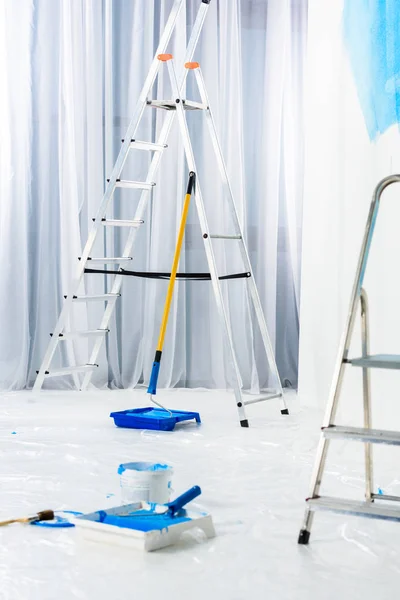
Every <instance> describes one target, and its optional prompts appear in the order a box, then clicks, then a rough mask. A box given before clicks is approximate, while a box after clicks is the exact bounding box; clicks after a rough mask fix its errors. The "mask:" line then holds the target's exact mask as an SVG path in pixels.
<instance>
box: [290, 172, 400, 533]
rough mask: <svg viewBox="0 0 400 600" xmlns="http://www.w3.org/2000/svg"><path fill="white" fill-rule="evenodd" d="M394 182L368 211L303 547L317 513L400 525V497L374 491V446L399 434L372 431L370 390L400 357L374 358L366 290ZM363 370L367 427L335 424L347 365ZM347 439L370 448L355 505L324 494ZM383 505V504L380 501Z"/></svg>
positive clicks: (395, 441)
mask: <svg viewBox="0 0 400 600" xmlns="http://www.w3.org/2000/svg"><path fill="white" fill-rule="evenodd" d="M393 183H400V175H391V176H389V177H386V178H385V179H383V180H382V181H380V182H379V184H378V185H377V187H376V188H375V191H374V195H373V199H372V203H371V208H370V211H369V215H368V219H367V225H366V229H365V234H364V239H363V242H362V247H361V253H360V257H359V261H358V266H357V271H356V277H355V281H354V286H353V290H352V294H351V301H350V308H349V313H348V316H347V322H346V327H345V330H344V332H343V336H342V340H341V343H340V347H339V352H338V357H337V363H336V367H335V372H334V376H333V381H332V387H331V391H330V397H329V401H328V405H327V408H326V413H325V416H324V421H323V426H322V431H321V438H320V442H319V446H318V450H317V455H316V461H315V467H314V471H313V474H312V479H311V489H310V495H309V498H307V500H306V502H307V508H306V512H305V517H304V522H303V526H302V528H301V530H300V535H299V538H298V543H299V544H308V543H309V539H310V532H311V527H312V523H313V518H314V512H315V511H319V510H320V511H330V512H335V513H340V514H350V515H355V516H360V517H368V518H370V519H384V520H388V521H400V504H398V505H396V504H393V505H392V506H388V505H387V504H381V502H380V501H392V502H394V503H396V502H400V496H390V495H387V494H378V493H376V492H374V482H373V457H372V444H388V445H394V446H399V445H400V432H397V431H384V430H379V429H372V428H371V392H370V369H400V355H398V356H396V355H386V354H378V355H371V354H370V350H369V316H368V298H367V294H366V292H365V290H364V289H363V287H362V286H363V281H364V276H365V270H366V267H367V262H368V255H369V250H370V246H371V242H372V236H373V233H374V228H375V223H376V219H377V216H378V211H379V206H380V200H381V196H382V193H383V191H384V190H385V189H386V188H387V187H388V186H390V185H392V184H393ZM359 304H360V307H361V326H362V328H361V335H362V356H361V357H358V358H349V350H350V343H351V338H352V334H353V329H354V323H355V319H356V316H357V311H358V306H359ZM348 365H350V366H352V367H358V368H361V369H362V380H363V407H364V427H360V428H359V427H346V426H339V425H336V424H335V417H336V412H337V408H338V404H339V397H340V392H341V388H342V383H343V376H344V371H345V367H346V366H348ZM335 439H345V440H349V441H355V442H362V443H364V444H365V449H364V451H365V500H364V501H356V500H348V499H344V498H336V497H329V496H321V495H320V489H321V482H322V476H323V473H324V468H325V463H326V458H327V454H328V449H329V443H330V441H331V440H335ZM375 501H378V502H375Z"/></svg>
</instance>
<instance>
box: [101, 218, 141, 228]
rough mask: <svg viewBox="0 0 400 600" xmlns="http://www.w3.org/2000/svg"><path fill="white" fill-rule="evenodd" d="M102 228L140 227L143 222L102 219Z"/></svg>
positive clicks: (137, 220)
mask: <svg viewBox="0 0 400 600" xmlns="http://www.w3.org/2000/svg"><path fill="white" fill-rule="evenodd" d="M101 222H102V224H103V225H104V227H140V225H143V223H144V221H142V220H140V219H134V220H133V221H126V220H116V219H102V220H101Z"/></svg>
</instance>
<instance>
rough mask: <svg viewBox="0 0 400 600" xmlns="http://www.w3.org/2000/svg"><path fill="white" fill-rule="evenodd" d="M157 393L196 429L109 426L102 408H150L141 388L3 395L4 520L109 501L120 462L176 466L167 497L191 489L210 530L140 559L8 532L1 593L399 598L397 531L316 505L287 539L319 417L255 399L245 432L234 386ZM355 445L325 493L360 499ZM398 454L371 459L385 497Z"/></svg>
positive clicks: (56, 537)
mask: <svg viewBox="0 0 400 600" xmlns="http://www.w3.org/2000/svg"><path fill="white" fill-rule="evenodd" d="M158 398H159V400H162V401H164V402H165V403H166V405H167V406H168V407H170V408H182V409H186V410H198V411H199V412H200V414H201V417H202V424H201V426H195V425H186V426H184V427H181V428H180V429H179V430H176V431H175V432H172V433H160V432H149V431H134V430H127V429H118V428H116V427H115V426H114V424H113V421H112V419H110V418H109V413H110V411H111V410H119V409H120V410H123V409H127V408H133V407H136V406H147V405H148V396H147V394H146V393H145V390H136V391H113V392H110V391H108V392H106V391H104V392H103V391H102V392H90V393H85V394H83V393H80V392H59V393H52V392H44V393H42V394H41V395H40V396H38V395H34V394H33V393H32V392H18V393H9V394H4V395H2V396H0V459H1V460H0V518H7V517H9V516H20V515H25V514H32V512H35V511H36V510H42V509H46V508H51V509H64V510H65V509H70V510H78V511H91V510H96V509H100V508H104V507H107V506H113V505H114V506H115V505H118V504H120V497H119V492H120V490H119V478H118V474H117V468H118V465H119V464H120V463H122V462H128V461H134V460H150V461H162V462H166V463H168V464H171V465H172V466H173V467H174V470H175V475H174V479H173V487H174V489H175V491H176V493H177V494H178V493H180V492H182V491H184V490H185V489H186V488H188V487H190V486H192V485H194V484H198V485H200V486H201V488H202V490H203V493H202V495H201V496H200V497H199V498H198V499H197V500H196V501H195V502H194V505H195V506H198V507H200V508H202V509H205V510H206V511H209V512H210V513H211V514H212V516H213V519H214V523H215V527H216V530H217V537H216V538H215V539H213V540H209V541H207V542H204V540H202V539H192V540H186V541H185V542H184V543H181V544H180V545H178V546H177V547H175V548H169V549H166V550H161V551H158V552H154V553H150V554H146V553H144V552H140V551H137V550H126V549H125V550H124V549H120V548H119V547H116V546H108V545H106V544H93V543H89V542H79V543H78V541H77V535H76V533H77V531H76V529H58V530H46V529H44V528H39V527H32V526H31V525H13V526H9V527H4V528H1V529H0V599H1V600H20V599H21V600H64V599H65V600H70V599H75V598H78V599H82V600H83V599H85V600H86V599H87V600H106V599H107V600H129V599H131V598H135V599H138V600H150V599H151V600H172V599H174V600H177V599H181V598H184V597H189V598H190V600H200V599H203V598H204V599H208V600H211V599H214V598H215V599H221V600H259V599H260V600H261V599H262V600H269V599H271V600H272V599H273V600H303V599H306V598H307V599H308V600H314V599H315V600H317V599H318V600H331V599H332V600H338V599H345V600H347V599H349V600H350V599H351V600H357V599H358V598H360V599H361V598H362V599H363V600H369V599H372V598H377V597H380V598H381V599H389V598H397V597H398V595H399V587H400V584H399V581H400V559H399V557H400V525H398V524H393V523H385V522H382V521H371V520H369V519H358V518H354V517H343V516H336V515H332V514H327V513H325V514H322V513H320V514H317V515H316V518H315V520H314V528H313V531H312V537H311V542H310V545H309V546H308V547H302V546H298V544H297V536H298V532H299V528H300V525H301V521H302V517H303V512H304V498H305V497H306V496H307V493H308V487H309V479H310V473H311V468H312V464H313V460H314V455H315V448H316V443H317V440H318V434H319V427H320V424H321V418H322V415H321V413H319V412H318V411H313V410H305V409H303V410H299V408H298V406H297V400H296V396H295V395H294V394H289V395H288V402H289V407H290V410H291V414H290V416H288V417H285V416H282V415H281V414H280V410H279V409H280V406H279V404H278V402H277V401H271V402H270V403H269V404H268V405H266V404H265V403H263V404H259V405H254V406H252V407H249V410H248V414H249V419H250V424H251V427H250V428H249V429H241V428H240V427H239V425H238V421H237V414H236V408H235V402H234V400H233V396H232V395H231V394H228V393H225V392H206V391H193V390H191V391H187V390H176V391H168V392H164V391H160V393H159V395H158ZM354 448H355V445H354V444H353V445H351V446H350V445H349V444H347V445H346V444H343V445H340V447H339V448H337V449H335V451H334V454H333V460H331V461H330V462H329V465H328V472H327V477H326V483H327V487H328V488H329V490H328V492H329V493H332V494H333V493H336V494H337V495H342V496H344V495H346V494H347V496H348V497H356V496H357V497H360V498H362V494H363V487H362V486H363V480H362V477H363V468H362V451H357V452H355V450H354ZM385 450H386V451H387V450H388V449H387V448H386V449H385ZM396 458H397V455H396V449H394V450H389V451H388V453H386V454H385V455H382V456H380V455H379V456H378V459H379V460H380V461H381V464H380V467H381V472H380V479H377V480H376V483H377V485H379V486H381V487H382V486H383V487H384V488H385V490H384V491H385V492H386V493H392V494H393V493H397V494H398V493H399V487H400V482H398V481H397V479H396V476H397V475H398V462H396V460H395V459H396ZM324 481H325V480H324ZM396 488H397V489H396ZM112 494H114V495H112Z"/></svg>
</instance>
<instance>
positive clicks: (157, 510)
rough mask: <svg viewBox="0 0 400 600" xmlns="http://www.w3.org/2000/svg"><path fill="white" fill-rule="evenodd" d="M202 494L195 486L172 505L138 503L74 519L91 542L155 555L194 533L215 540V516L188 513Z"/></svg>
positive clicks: (78, 528)
mask: <svg viewBox="0 0 400 600" xmlns="http://www.w3.org/2000/svg"><path fill="white" fill-rule="evenodd" d="M200 493H201V490H200V488H199V487H198V486H194V487H193V488H191V489H190V490H188V491H187V492H185V493H184V494H182V496H179V498H177V499H176V500H174V501H173V502H169V503H168V504H152V503H148V502H137V503H135V504H126V505H124V506H117V507H115V508H108V509H104V510H99V511H96V512H94V513H90V514H86V515H81V516H79V517H76V519H74V524H75V525H76V529H77V530H79V531H80V532H81V533H82V535H83V537H84V538H86V539H87V540H90V541H103V542H108V543H112V544H119V545H123V546H131V547H136V548H140V549H142V550H145V551H146V552H152V551H153V550H158V549H160V548H165V547H167V546H171V545H172V544H175V543H177V542H178V541H179V539H180V537H181V535H182V534H183V533H184V532H185V531H188V530H190V529H193V528H199V529H201V530H202V531H203V532H204V534H205V536H206V538H212V537H214V536H215V530H214V525H213V522H212V518H211V515H209V514H207V513H201V512H197V511H192V510H188V509H185V508H184V507H185V506H186V504H188V503H189V502H190V501H191V500H193V499H194V498H196V497H197V496H198V495H199V494H200Z"/></svg>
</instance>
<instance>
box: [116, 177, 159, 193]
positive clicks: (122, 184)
mask: <svg viewBox="0 0 400 600" xmlns="http://www.w3.org/2000/svg"><path fill="white" fill-rule="evenodd" d="M155 185H156V184H155V183H152V182H150V183H148V182H147V181H125V180H123V179H121V180H119V181H118V180H117V182H116V184H115V187H118V188H130V189H132V190H151V189H152V188H153V187H154V186H155Z"/></svg>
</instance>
